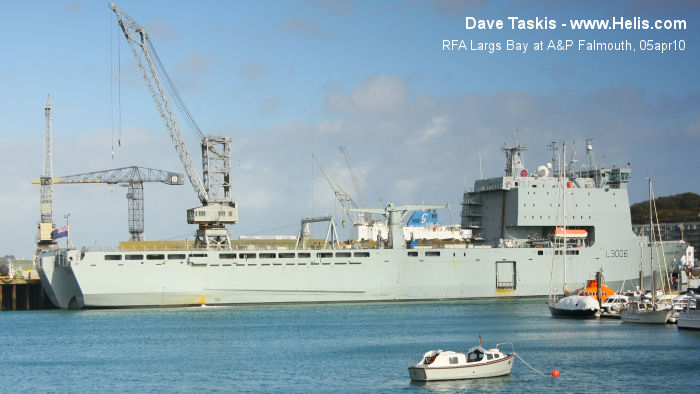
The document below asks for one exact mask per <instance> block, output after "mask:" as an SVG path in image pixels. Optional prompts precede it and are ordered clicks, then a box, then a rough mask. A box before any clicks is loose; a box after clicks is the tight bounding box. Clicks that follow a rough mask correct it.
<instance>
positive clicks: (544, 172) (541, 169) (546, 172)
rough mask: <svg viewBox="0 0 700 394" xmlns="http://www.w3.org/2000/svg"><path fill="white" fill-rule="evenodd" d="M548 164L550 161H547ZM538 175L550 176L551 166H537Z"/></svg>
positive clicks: (542, 176)
mask: <svg viewBox="0 0 700 394" xmlns="http://www.w3.org/2000/svg"><path fill="white" fill-rule="evenodd" d="M547 164H549V163H547ZM537 176H538V177H541V178H544V177H546V176H549V168H547V166H539V167H537Z"/></svg>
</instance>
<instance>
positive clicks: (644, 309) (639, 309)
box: [620, 301, 673, 324]
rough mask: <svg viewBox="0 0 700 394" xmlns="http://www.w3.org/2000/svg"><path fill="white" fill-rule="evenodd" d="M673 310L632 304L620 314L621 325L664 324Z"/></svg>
mask: <svg viewBox="0 0 700 394" xmlns="http://www.w3.org/2000/svg"><path fill="white" fill-rule="evenodd" d="M671 313H673V309H660V308H658V307H657V306H655V305H654V304H652V303H647V302H643V301H638V302H632V303H631V304H630V305H629V306H628V307H627V309H624V310H623V311H622V312H621V313H620V318H621V319H622V322H623V323H642V324H665V323H666V322H667V321H668V320H669V317H671Z"/></svg>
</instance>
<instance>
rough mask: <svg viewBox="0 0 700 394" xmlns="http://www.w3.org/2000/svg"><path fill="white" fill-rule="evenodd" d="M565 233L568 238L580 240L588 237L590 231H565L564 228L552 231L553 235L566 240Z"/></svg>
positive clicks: (571, 229)
mask: <svg viewBox="0 0 700 394" xmlns="http://www.w3.org/2000/svg"><path fill="white" fill-rule="evenodd" d="M564 233H566V238H572V239H580V238H586V237H588V231H586V230H581V229H575V228H567V229H564V228H563V227H557V228H556V229H554V230H552V234H553V235H554V236H555V237H556V238H564Z"/></svg>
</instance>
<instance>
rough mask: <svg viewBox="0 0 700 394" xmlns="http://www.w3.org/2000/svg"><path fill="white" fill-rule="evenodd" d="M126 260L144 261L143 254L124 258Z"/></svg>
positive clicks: (128, 255) (129, 255)
mask: <svg viewBox="0 0 700 394" xmlns="http://www.w3.org/2000/svg"><path fill="white" fill-rule="evenodd" d="M124 259H125V260H143V255H142V254H127V255H126V256H124Z"/></svg>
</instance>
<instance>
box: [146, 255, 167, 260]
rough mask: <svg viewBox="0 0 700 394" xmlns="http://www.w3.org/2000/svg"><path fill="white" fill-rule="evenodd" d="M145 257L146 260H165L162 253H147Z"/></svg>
mask: <svg viewBox="0 0 700 394" xmlns="http://www.w3.org/2000/svg"><path fill="white" fill-rule="evenodd" d="M146 259H148V260H165V255H164V254H147V255H146Z"/></svg>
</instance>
